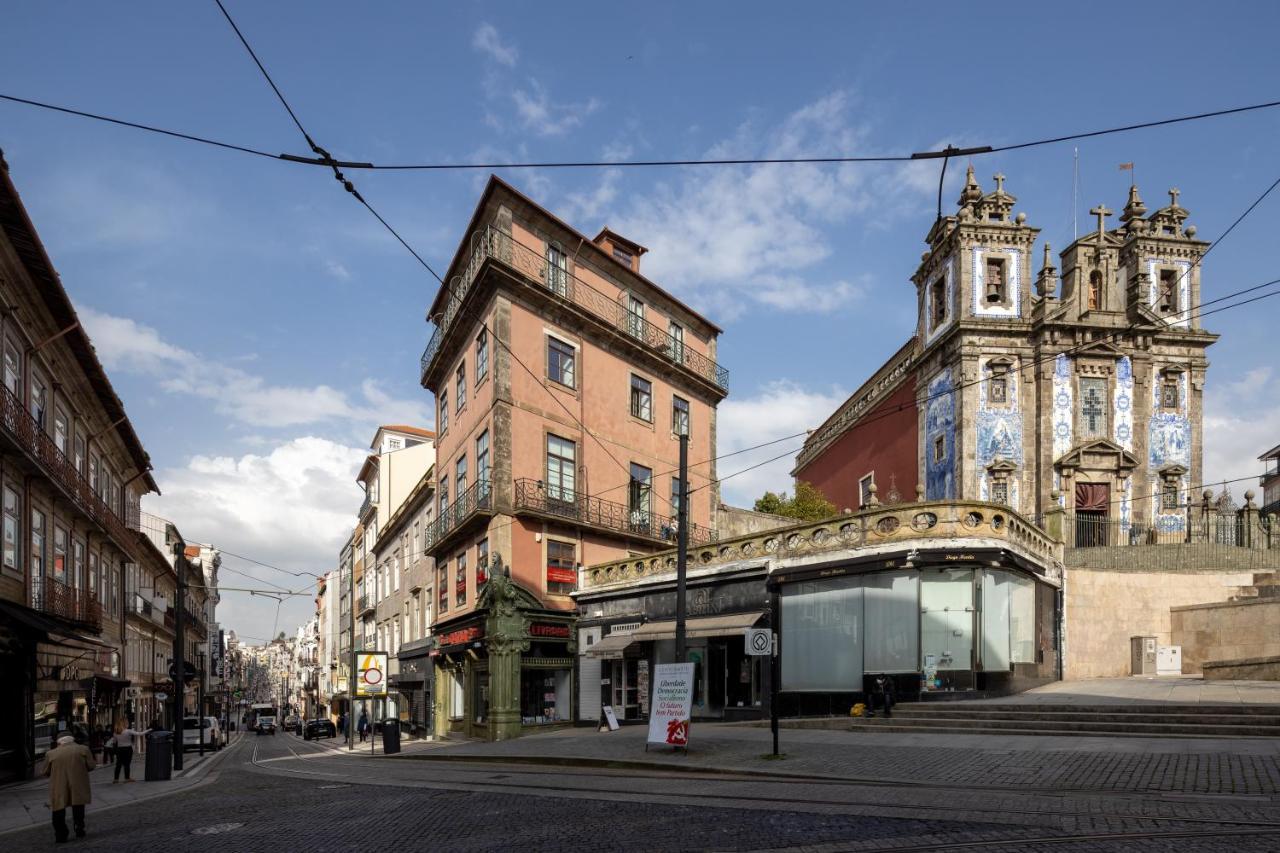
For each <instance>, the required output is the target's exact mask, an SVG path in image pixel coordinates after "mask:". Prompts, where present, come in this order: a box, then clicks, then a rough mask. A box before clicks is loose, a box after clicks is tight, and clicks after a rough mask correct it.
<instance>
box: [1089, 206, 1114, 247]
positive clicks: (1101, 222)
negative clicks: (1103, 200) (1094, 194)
mask: <svg viewBox="0 0 1280 853" xmlns="http://www.w3.org/2000/svg"><path fill="white" fill-rule="evenodd" d="M1089 212H1090V213H1092V214H1093V215H1094V216H1096V217H1098V242H1099V243H1101V242H1102V235H1103V234H1105V233H1106V230H1107V219H1106V218H1107V217H1108V216H1110V215H1111V214H1112V213H1114V212H1115V211H1113V210H1111V209H1110V208H1109V207H1107V206H1106V205H1105V204H1100V205H1098V206H1097V207H1095V208H1093V209H1092V210H1090V211H1089Z"/></svg>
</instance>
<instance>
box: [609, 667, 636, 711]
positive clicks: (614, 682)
mask: <svg viewBox="0 0 1280 853" xmlns="http://www.w3.org/2000/svg"><path fill="white" fill-rule="evenodd" d="M639 665H640V661H638V660H613V661H609V684H610V686H611V687H612V690H613V702H612V704H613V712H614V714H616V715H617V716H618V718H619V719H623V720H637V719H639V718H640V690H639Z"/></svg>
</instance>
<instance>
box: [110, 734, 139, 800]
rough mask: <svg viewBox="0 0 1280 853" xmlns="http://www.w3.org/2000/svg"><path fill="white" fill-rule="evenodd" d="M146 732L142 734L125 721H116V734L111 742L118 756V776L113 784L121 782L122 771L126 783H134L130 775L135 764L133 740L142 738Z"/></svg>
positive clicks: (113, 780)
mask: <svg viewBox="0 0 1280 853" xmlns="http://www.w3.org/2000/svg"><path fill="white" fill-rule="evenodd" d="M145 734H146V732H140V731H138V730H137V729H131V728H129V727H128V726H126V725H125V724H124V720H116V729H115V734H114V735H113V736H112V737H111V740H110V741H109V743H110V745H111V747H112V749H113V750H114V752H115V756H116V775H115V778H114V779H112V780H111V784H113V785H114V784H116V783H117V782H119V781H120V771H121V770H124V781H126V782H132V781H133V777H131V776H130V775H129V772H130V770H131V769H132V764H133V739H134V738H135V737H142V736H144V735H145Z"/></svg>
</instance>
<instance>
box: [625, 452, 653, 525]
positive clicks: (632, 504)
mask: <svg viewBox="0 0 1280 853" xmlns="http://www.w3.org/2000/svg"><path fill="white" fill-rule="evenodd" d="M652 497H653V471H652V470H651V469H649V468H646V467H644V466H643V465H637V464H636V463H634V462H632V463H631V482H630V484H629V487H628V489H627V509H628V510H629V512H630V521H631V528H632V529H633V530H636V531H638V532H648V531H649V528H650V524H649V521H650V519H649V512H650V505H651V503H652Z"/></svg>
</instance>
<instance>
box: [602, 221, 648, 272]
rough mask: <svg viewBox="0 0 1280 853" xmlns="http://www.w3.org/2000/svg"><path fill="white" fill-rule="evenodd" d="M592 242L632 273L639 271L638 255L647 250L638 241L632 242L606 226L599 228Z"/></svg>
mask: <svg viewBox="0 0 1280 853" xmlns="http://www.w3.org/2000/svg"><path fill="white" fill-rule="evenodd" d="M592 242H593V243H595V244H596V245H597V246H599V247H600V248H601V249H603V250H604V251H605V253H606V254H608V255H610V256H611V257H612V258H613V259H614V260H615V261H617V262H618V263H620V264H622V265H623V266H625V267H627V268H628V269H630V270H631V271H632V272H633V273H639V272H640V256H641V255H643V254H644V253H645V252H647V251H649V250H648V249H646V248H645V247H644V246H641V245H640V244H639V243H633V242H631V241H630V240H628V239H627V238H626V237H623V236H622V235H621V234H618V233H616V232H613V231H610V230H609V228H608V226H605V227H604V228H601V229H600V233H599V234H597V235H596V239H595V240H593V241H592Z"/></svg>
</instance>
